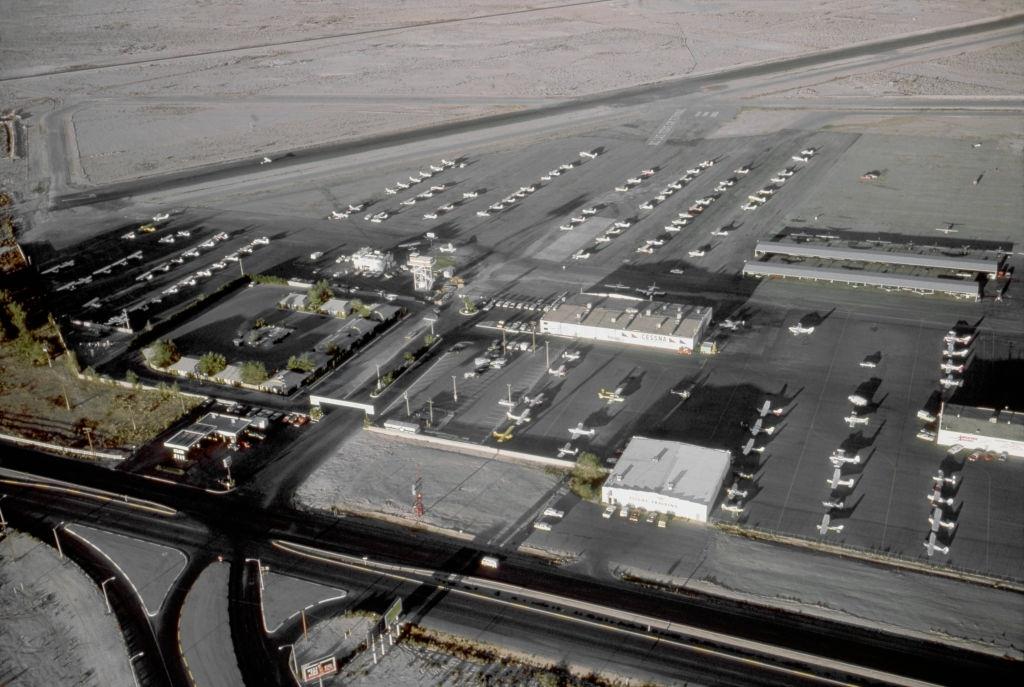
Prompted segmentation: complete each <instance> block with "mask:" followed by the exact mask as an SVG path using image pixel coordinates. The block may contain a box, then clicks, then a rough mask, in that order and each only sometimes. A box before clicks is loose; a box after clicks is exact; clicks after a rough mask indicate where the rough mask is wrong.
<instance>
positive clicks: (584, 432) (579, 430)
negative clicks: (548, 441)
mask: <svg viewBox="0 0 1024 687" xmlns="http://www.w3.org/2000/svg"><path fill="white" fill-rule="evenodd" d="M569 434H570V435H572V438H573V439H579V438H580V437H588V438H593V437H594V435H595V434H597V430H596V429H593V428H592V427H584V426H583V423H582V422H581V423H579V424H578V425H576V426H575V427H570V428H569Z"/></svg>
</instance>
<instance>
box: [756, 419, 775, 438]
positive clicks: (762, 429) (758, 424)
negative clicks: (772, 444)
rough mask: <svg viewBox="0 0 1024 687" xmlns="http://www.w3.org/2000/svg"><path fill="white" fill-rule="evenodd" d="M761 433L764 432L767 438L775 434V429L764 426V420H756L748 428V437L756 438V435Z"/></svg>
mask: <svg viewBox="0 0 1024 687" xmlns="http://www.w3.org/2000/svg"><path fill="white" fill-rule="evenodd" d="M762 432H764V433H765V434H767V435H768V436H771V435H772V434H775V427H774V426H765V424H764V420H762V419H761V418H758V419H757V422H755V423H754V424H753V425H752V426H751V427H750V435H751V436H754V437H756V436H757V435H758V434H760V433H762Z"/></svg>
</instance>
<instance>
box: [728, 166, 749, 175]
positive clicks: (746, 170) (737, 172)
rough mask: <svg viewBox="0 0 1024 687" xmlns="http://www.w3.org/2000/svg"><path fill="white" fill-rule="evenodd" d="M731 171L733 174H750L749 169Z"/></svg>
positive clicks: (739, 168) (740, 168)
mask: <svg viewBox="0 0 1024 687" xmlns="http://www.w3.org/2000/svg"><path fill="white" fill-rule="evenodd" d="M732 171H733V173H734V174H750V167H738V168H736V169H734V170H732Z"/></svg>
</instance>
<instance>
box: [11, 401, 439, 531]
mask: <svg viewBox="0 0 1024 687" xmlns="http://www.w3.org/2000/svg"><path fill="white" fill-rule="evenodd" d="M427 408H428V409H429V411H430V426H431V427H433V426H434V402H433V401H432V400H430V399H427ZM2 518H3V513H0V519H2Z"/></svg>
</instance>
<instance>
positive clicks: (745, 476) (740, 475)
mask: <svg viewBox="0 0 1024 687" xmlns="http://www.w3.org/2000/svg"><path fill="white" fill-rule="evenodd" d="M732 474H734V475H736V476H737V477H738V478H740V479H754V477H755V475H754V473H752V472H740V471H739V470H734V471H733V473H732Z"/></svg>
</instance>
